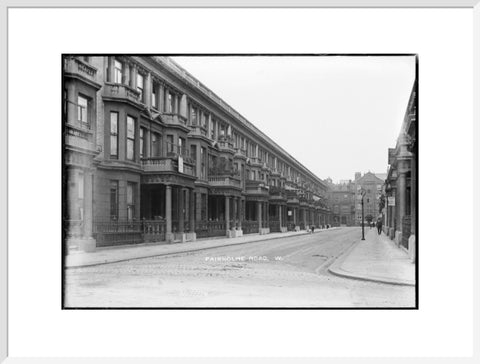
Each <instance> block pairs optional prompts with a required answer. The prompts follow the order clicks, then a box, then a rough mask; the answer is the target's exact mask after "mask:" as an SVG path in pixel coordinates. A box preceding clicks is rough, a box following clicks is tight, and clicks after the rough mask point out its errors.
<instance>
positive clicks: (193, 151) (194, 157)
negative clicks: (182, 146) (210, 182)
mask: <svg viewBox="0 0 480 364" xmlns="http://www.w3.org/2000/svg"><path fill="white" fill-rule="evenodd" d="M190 158H192V160H193V164H194V165H195V167H196V166H197V146H196V145H191V146H190ZM194 172H195V173H194V175H195V176H196V175H197V168H195V169H194Z"/></svg>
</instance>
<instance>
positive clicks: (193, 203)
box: [189, 188, 195, 233]
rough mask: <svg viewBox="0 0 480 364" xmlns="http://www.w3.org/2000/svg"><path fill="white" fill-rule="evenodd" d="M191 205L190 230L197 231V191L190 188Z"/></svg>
mask: <svg viewBox="0 0 480 364" xmlns="http://www.w3.org/2000/svg"><path fill="white" fill-rule="evenodd" d="M189 201H190V207H189V213H190V216H189V223H190V232H191V233H194V232H195V191H194V189H193V188H192V189H190V198H189Z"/></svg>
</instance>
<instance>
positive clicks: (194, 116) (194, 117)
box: [190, 107, 197, 125]
mask: <svg viewBox="0 0 480 364" xmlns="http://www.w3.org/2000/svg"><path fill="white" fill-rule="evenodd" d="M190 123H191V124H192V125H197V109H196V108H195V107H192V116H191V119H190Z"/></svg>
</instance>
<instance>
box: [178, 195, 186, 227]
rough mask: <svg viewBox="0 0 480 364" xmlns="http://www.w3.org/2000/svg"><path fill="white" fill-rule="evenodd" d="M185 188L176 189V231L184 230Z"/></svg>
mask: <svg viewBox="0 0 480 364" xmlns="http://www.w3.org/2000/svg"><path fill="white" fill-rule="evenodd" d="M184 191H185V188H180V189H179V191H178V212H179V216H178V232H179V233H183V232H184V231H185V230H184V229H185V217H184V215H185V201H184V199H183V194H184Z"/></svg>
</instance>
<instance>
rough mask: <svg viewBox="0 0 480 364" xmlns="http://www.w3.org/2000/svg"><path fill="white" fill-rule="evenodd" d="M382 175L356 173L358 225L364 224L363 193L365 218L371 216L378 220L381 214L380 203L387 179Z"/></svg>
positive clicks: (356, 214) (356, 213)
mask: <svg viewBox="0 0 480 364" xmlns="http://www.w3.org/2000/svg"><path fill="white" fill-rule="evenodd" d="M381 177H383V175H382V174H375V173H372V172H367V173H365V174H364V175H363V176H362V174H361V173H360V172H356V173H355V182H354V184H355V216H356V221H357V224H358V225H361V224H362V193H361V191H362V190H364V191H365V196H364V198H363V210H364V217H365V220H367V216H371V217H372V219H373V220H376V219H377V217H378V216H379V214H380V211H379V202H380V198H381V196H382V188H383V184H384V183H385V179H382V178H381Z"/></svg>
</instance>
